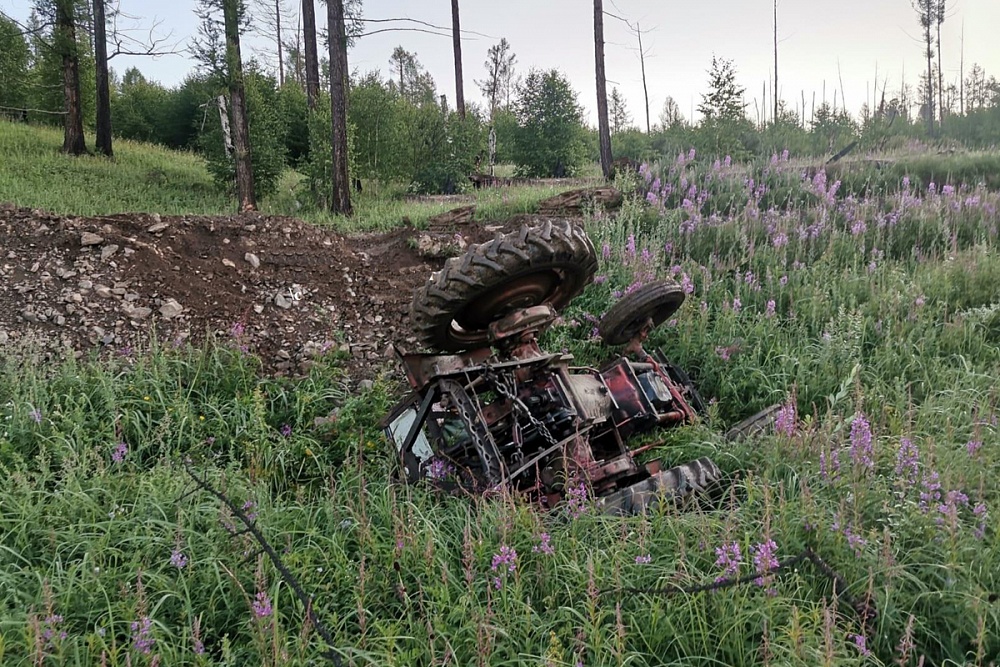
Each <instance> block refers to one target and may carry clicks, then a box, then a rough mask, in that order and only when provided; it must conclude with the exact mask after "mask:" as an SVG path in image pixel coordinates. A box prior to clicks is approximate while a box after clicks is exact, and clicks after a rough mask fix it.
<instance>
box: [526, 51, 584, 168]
mask: <svg viewBox="0 0 1000 667" xmlns="http://www.w3.org/2000/svg"><path fill="white" fill-rule="evenodd" d="M516 114H517V124H518V131H517V134H516V135H515V140H514V155H513V157H514V162H515V163H516V164H517V174H518V175H519V176H527V177H542V178H544V177H549V176H555V177H563V176H572V175H573V174H574V173H576V172H577V170H578V169H579V168H580V166H581V165H582V164H583V161H584V157H585V152H584V127H583V109H582V107H581V106H580V103H579V101H578V100H577V94H576V91H574V90H573V88H572V86H570V83H569V80H568V79H567V78H566V77H565V76H563V74H561V73H560V72H559V71H558V70H554V69H553V70H549V71H547V72H542V71H540V70H532V71H531V72H530V73H529V74H528V77H527V79H525V81H524V85H523V86H522V87H521V92H520V95H519V96H518V100H517V111H516Z"/></svg>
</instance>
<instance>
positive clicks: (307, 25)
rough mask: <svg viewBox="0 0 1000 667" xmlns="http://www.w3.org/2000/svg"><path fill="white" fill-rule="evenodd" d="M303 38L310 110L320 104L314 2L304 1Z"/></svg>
mask: <svg viewBox="0 0 1000 667" xmlns="http://www.w3.org/2000/svg"><path fill="white" fill-rule="evenodd" d="M302 38H303V40H304V41H305V44H304V46H305V52H306V99H307V100H308V104H309V110H310V111H314V110H315V109H316V105H317V104H318V103H319V54H318V52H317V50H316V7H315V5H313V0H302Z"/></svg>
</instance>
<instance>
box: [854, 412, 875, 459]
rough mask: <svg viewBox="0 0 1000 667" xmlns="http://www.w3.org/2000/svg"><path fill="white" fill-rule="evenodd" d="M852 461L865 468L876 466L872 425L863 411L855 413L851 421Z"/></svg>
mask: <svg viewBox="0 0 1000 667" xmlns="http://www.w3.org/2000/svg"><path fill="white" fill-rule="evenodd" d="M851 461H852V462H853V463H854V465H860V466H862V467H864V468H868V469H871V468H874V467H875V461H874V460H873V459H872V427H871V424H869V423H868V418H867V417H865V415H864V413H863V412H858V413H857V414H855V415H854V421H852V422H851Z"/></svg>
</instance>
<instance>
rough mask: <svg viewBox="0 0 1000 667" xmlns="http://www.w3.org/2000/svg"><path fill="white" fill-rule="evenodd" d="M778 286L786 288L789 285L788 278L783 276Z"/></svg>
mask: <svg viewBox="0 0 1000 667" xmlns="http://www.w3.org/2000/svg"><path fill="white" fill-rule="evenodd" d="M778 284H779V285H781V286H782V287H784V286H785V285H787V284H788V276H781V278H779V279H778Z"/></svg>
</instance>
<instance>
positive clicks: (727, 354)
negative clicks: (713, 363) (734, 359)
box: [715, 346, 732, 361]
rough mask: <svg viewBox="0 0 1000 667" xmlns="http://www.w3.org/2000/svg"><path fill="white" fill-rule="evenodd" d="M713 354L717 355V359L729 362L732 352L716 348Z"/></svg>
mask: <svg viewBox="0 0 1000 667" xmlns="http://www.w3.org/2000/svg"><path fill="white" fill-rule="evenodd" d="M715 353H716V354H717V355H719V358H720V359H722V360H723V361H729V359H730V356H731V355H732V350H731V349H730V348H728V347H720V346H716V348H715Z"/></svg>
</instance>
